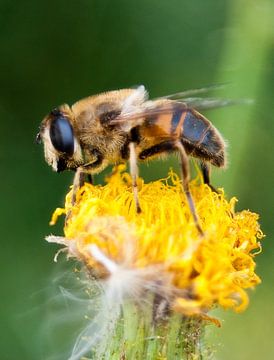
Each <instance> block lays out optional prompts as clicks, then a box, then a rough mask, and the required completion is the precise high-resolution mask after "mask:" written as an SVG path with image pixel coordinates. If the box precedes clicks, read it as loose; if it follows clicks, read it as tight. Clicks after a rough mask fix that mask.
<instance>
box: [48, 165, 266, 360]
mask: <svg viewBox="0 0 274 360" xmlns="http://www.w3.org/2000/svg"><path fill="white" fill-rule="evenodd" d="M200 180H201V179H199V178H198V179H196V180H193V181H192V182H191V184H190V188H191V192H192V195H193V198H194V202H195V205H196V209H197V213H198V214H199V219H200V223H201V226H202V229H203V230H204V233H205V235H204V236H203V237H202V236H199V234H198V232H197V228H196V226H195V223H194V221H193V218H192V216H191V213H190V210H189V207H188V204H187V202H186V198H185V195H184V193H183V192H182V187H181V182H180V179H179V178H178V176H177V175H176V174H175V173H174V172H173V171H170V173H169V176H168V177H167V178H166V179H163V180H158V181H154V182H151V183H148V184H145V183H144V182H143V180H142V179H141V178H140V179H139V180H138V188H139V197H140V203H141V208H142V212H141V213H140V214H137V213H136V210H135V204H134V199H133V195H132V190H131V178H130V176H129V174H128V173H126V172H124V167H123V166H119V167H118V168H117V169H116V171H115V172H114V173H113V174H112V176H110V177H109V179H108V180H107V184H106V185H104V186H100V185H96V186H94V185H91V184H88V183H85V184H84V186H83V187H82V188H81V189H79V191H78V193H77V196H76V203H75V204H74V205H73V206H72V205H71V196H72V192H71V191H70V192H69V193H68V195H67V197H66V204H65V207H64V208H63V209H61V208H58V209H56V211H55V212H54V214H53V217H52V221H51V223H52V224H54V223H55V222H56V221H57V218H58V217H59V216H60V215H62V214H65V215H67V221H66V224H65V227H64V237H55V236H49V237H48V238H47V240H48V241H50V242H57V243H59V244H63V245H64V246H65V249H66V251H67V255H68V257H73V258H76V259H77V260H78V261H80V262H81V263H82V264H84V265H85V268H86V269H87V270H88V273H89V274H92V276H91V280H90V281H95V282H97V283H98V282H99V283H100V285H101V287H102V299H101V310H100V311H99V312H98V318H97V319H92V320H91V322H90V324H89V325H88V326H87V328H86V329H84V330H83V332H82V333H81V334H80V335H79V337H78V340H77V342H76V344H75V346H74V350H73V352H72V355H71V359H80V358H81V356H83V355H84V354H86V353H87V354H88V353H90V352H91V351H92V348H95V350H94V351H95V353H96V356H97V357H96V356H95V357H94V358H102V359H112V358H115V357H114V356H113V355H111V351H112V354H114V353H115V349H116V351H119V352H120V358H121V359H135V358H136V359H138V358H140V359H146V358H148V359H173V358H175V355H174V354H181V355H180V356H181V357H179V358H180V359H184V358H186V359H198V358H199V355H197V354H198V353H199V351H201V350H200V349H198V347H199V346H198V344H199V341H200V337H201V333H202V329H203V325H204V324H205V323H208V322H213V323H215V324H216V325H218V326H219V325H220V323H219V321H218V320H217V319H214V318H212V317H211V316H210V315H209V311H210V310H211V309H212V308H214V307H217V306H219V307H223V308H225V309H227V308H231V309H234V310H235V311H237V312H240V311H242V310H244V309H245V308H246V307H247V305H248V300H249V298H248V294H247V289H249V288H254V287H255V286H256V285H257V284H259V283H260V279H259V277H258V276H257V275H256V273H255V262H254V256H255V255H256V254H257V253H258V252H260V249H261V245H260V242H259V240H260V239H261V238H262V237H263V234H262V232H261V230H260V227H259V225H258V215H257V214H254V213H252V212H250V211H246V210H244V211H241V212H235V203H236V199H235V198H232V199H231V200H229V201H227V200H226V199H225V196H224V193H223V191H222V190H220V192H219V193H215V192H213V191H212V190H211V189H210V188H209V187H208V186H207V185H205V184H203V183H201V181H200ZM108 314H109V315H108ZM126 314H130V315H129V316H128V317H126ZM121 319H122V320H123V325H121ZM98 322H99V323H100V325H101V326H99V328H98V326H95V324H97V325H98ZM128 322H129V323H130V324H131V325H130V326H128ZM134 327H135V329H134V331H133V328H134ZM126 329H127V330H126ZM129 329H130V330H129ZM132 332H133V333H134V336H133V335H132V336H131V335H130V333H132ZM117 337H118V338H119V339H120V340H119V341H120V346H118V345H117V344H118V343H117V341H118V340H117ZM129 338H131V340H130V339H129ZM110 339H112V340H110ZM113 339H116V340H113ZM121 339H122V340H121ZM110 348H111V349H112V350H110ZM117 349H118V350H117ZM121 349H122V350H121ZM98 354H99V355H98ZM103 354H104V355H103ZM107 354H109V355H107ZM153 354H154V355H153ZM100 356H101V357H100ZM112 356H113V357H112ZM195 356H196V357H195ZM118 358H119V357H118Z"/></svg>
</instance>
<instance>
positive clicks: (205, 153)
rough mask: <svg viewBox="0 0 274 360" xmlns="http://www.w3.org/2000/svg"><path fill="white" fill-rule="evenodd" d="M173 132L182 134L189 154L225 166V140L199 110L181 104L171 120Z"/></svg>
mask: <svg viewBox="0 0 274 360" xmlns="http://www.w3.org/2000/svg"><path fill="white" fill-rule="evenodd" d="M171 132H172V133H174V134H178V133H179V134H180V138H181V141H182V143H183V145H184V147H185V149H186V151H187V153H188V154H189V155H191V156H195V157H198V158H201V159H202V160H205V161H209V162H211V163H212V164H213V165H215V166H218V167H221V166H224V164H225V145H224V140H223V139H222V137H221V135H220V134H219V132H218V130H217V129H216V128H215V127H214V126H213V125H212V124H211V122H210V121H209V120H207V119H206V118H205V117H204V116H203V115H201V114H200V113H199V112H198V111H196V110H193V109H190V110H185V109H184V108H182V107H181V106H179V107H178V108H177V109H175V110H174V112H173V115H172V120H171Z"/></svg>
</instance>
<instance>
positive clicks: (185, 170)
mask: <svg viewBox="0 0 274 360" xmlns="http://www.w3.org/2000/svg"><path fill="white" fill-rule="evenodd" d="M175 147H176V149H177V150H178V151H179V155H180V159H181V171H182V182H183V190H184V192H185V194H186V198H187V202H188V206H189V209H190V212H191V214H192V217H193V219H194V222H195V225H196V228H197V230H198V232H199V234H200V236H203V235H204V232H203V230H202V228H201V225H200V223H199V218H198V215H197V212H196V208H195V205H194V201H193V198H192V195H191V192H190V189H189V179H190V171H189V161H188V156H187V153H186V151H185V148H184V146H183V144H182V143H181V142H180V141H176V143H175Z"/></svg>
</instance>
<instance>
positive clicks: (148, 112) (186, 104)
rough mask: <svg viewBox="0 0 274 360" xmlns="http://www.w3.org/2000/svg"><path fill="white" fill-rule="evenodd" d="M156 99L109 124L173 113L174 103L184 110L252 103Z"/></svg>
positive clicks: (204, 99) (208, 99)
mask: <svg viewBox="0 0 274 360" xmlns="http://www.w3.org/2000/svg"><path fill="white" fill-rule="evenodd" d="M161 99H163V100H164V99H167V97H165V98H161ZM161 99H160V100H161ZM158 100H159V99H158ZM158 100H156V101H155V102H154V101H153V100H152V101H148V102H147V103H144V106H143V108H142V107H140V108H138V109H135V110H134V111H131V112H123V113H121V114H120V115H118V116H117V117H115V118H114V119H113V120H111V122H110V124H111V125H112V124H113V125H114V124H119V123H120V124H121V123H125V122H136V125H137V123H138V122H139V121H141V119H145V118H148V117H154V116H157V115H160V114H169V113H173V112H174V105H175V106H176V109H182V110H184V111H188V110H198V111H201V110H210V109H216V108H220V107H225V106H232V105H243V104H245V105H248V104H252V103H253V101H252V100H250V99H218V98H200V97H189V98H184V99H182V100H180V99H177V100H173V101H170V102H167V103H164V104H160V105H159V104H157V101H158ZM167 100H169V99H167Z"/></svg>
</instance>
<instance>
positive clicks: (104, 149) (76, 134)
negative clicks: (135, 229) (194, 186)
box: [37, 86, 229, 235]
mask: <svg viewBox="0 0 274 360" xmlns="http://www.w3.org/2000/svg"><path fill="white" fill-rule="evenodd" d="M200 92H203V89H200ZM196 93H199V90H194V91H189V92H188V91H187V92H184V93H180V94H174V95H171V96H167V97H162V98H158V99H156V100H149V99H148V94H147V91H146V90H145V88H144V86H139V87H138V88H136V89H122V90H116V91H109V92H106V93H102V94H99V95H95V96H90V97H87V98H85V99H82V100H80V101H78V102H76V103H75V104H73V105H72V106H71V107H70V106H69V105H67V104H64V105H61V106H60V107H58V108H56V109H54V110H52V111H51V112H50V113H49V114H48V115H47V116H46V117H45V118H44V119H43V121H42V123H41V126H40V131H39V133H38V135H37V140H38V141H42V142H43V143H44V153H45V159H46V161H47V163H48V164H49V165H51V166H52V168H53V170H55V171H57V172H61V171H63V170H74V171H76V174H75V177H74V188H73V201H75V194H76V190H77V189H78V187H79V186H80V185H81V183H82V181H83V176H84V175H85V174H89V175H92V174H96V173H99V172H101V171H102V170H103V169H104V168H106V166H108V165H109V164H116V163H120V162H121V161H127V160H129V164H130V173H131V176H132V184H133V194H134V200H135V204H136V210H137V212H141V207H140V203H139V198H138V190H137V176H138V161H144V160H149V159H151V158H153V157H157V156H159V155H160V154H164V153H170V152H177V153H178V154H179V158H180V162H181V170H182V187H183V190H184V192H185V194H186V197H187V201H188V204H189V208H190V211H191V213H192V216H193V219H194V221H195V224H196V227H197V230H198V231H199V233H200V235H202V234H203V230H202V228H201V226H200V223H199V219H198V216H197V213H196V209H195V205H194V202H193V199H192V196H191V193H190V190H189V180H190V170H189V157H190V156H193V157H196V158H198V159H199V160H200V167H201V171H202V174H203V179H204V182H205V183H206V184H208V185H209V186H211V184H210V165H211V164H212V165H214V166H217V167H223V166H224V165H225V142H224V140H223V138H222V136H221V135H220V133H219V132H218V130H217V129H216V128H215V127H214V126H213V125H212V123H211V122H210V121H209V120H208V119H207V118H205V117H204V116H203V115H202V114H200V113H199V112H198V111H197V110H196V109H199V110H201V109H206V108H211V107H216V106H224V105H227V104H228V102H229V100H223V101H222V100H220V101H219V100H214V99H208V100H205V101H200V100H199V98H188V99H185V100H184V99H182V97H183V96H189V95H192V94H194V95H196Z"/></svg>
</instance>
